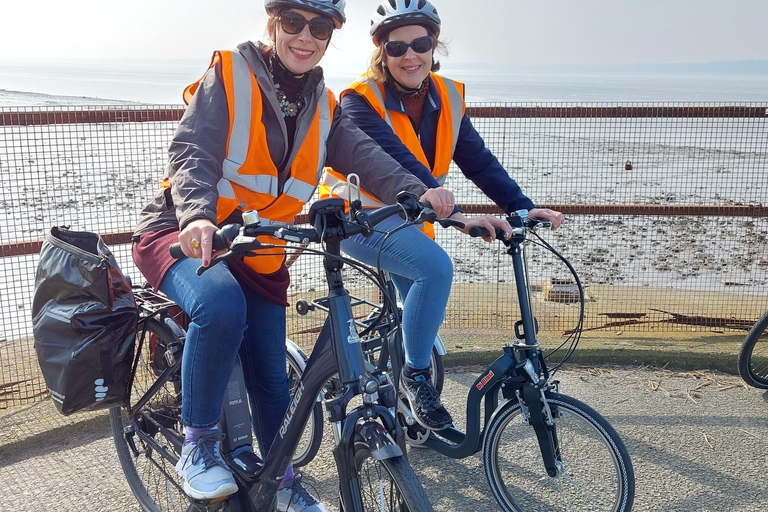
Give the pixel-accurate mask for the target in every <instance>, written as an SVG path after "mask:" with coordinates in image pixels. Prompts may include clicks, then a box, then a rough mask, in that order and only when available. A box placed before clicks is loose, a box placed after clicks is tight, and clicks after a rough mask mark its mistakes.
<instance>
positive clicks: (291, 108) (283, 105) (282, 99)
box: [275, 84, 304, 117]
mask: <svg viewBox="0 0 768 512" xmlns="http://www.w3.org/2000/svg"><path fill="white" fill-rule="evenodd" d="M275 92H276V93H277V102H278V103H279V104H280V110H281V111H282V112H283V117H296V115H298V113H299V110H301V108H302V107H303V106H304V101H303V100H302V99H301V98H300V96H301V91H299V94H298V95H297V98H296V100H295V101H293V102H291V101H288V97H287V96H286V95H285V92H283V90H282V89H280V84H275Z"/></svg>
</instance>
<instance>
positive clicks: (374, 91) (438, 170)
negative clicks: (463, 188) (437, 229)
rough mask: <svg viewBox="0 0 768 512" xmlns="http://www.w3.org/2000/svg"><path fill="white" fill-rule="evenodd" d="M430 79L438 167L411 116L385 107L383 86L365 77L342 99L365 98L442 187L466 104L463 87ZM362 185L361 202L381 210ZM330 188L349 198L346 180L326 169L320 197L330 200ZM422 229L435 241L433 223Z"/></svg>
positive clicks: (457, 138)
mask: <svg viewBox="0 0 768 512" xmlns="http://www.w3.org/2000/svg"><path fill="white" fill-rule="evenodd" d="M430 77H431V78H432V81H433V82H434V84H435V87H436V88H437V92H438V94H439V96H440V117H439V119H438V124H437V134H436V137H437V140H436V141H435V165H434V166H432V167H430V165H429V160H427V157H426V155H425V154H424V149H423V148H422V147H421V142H420V141H419V135H418V134H417V133H416V130H415V129H414V127H413V123H412V122H411V119H410V117H409V116H408V114H406V113H403V112H393V111H389V110H387V108H386V107H385V103H384V84H379V83H376V82H374V81H373V80H372V79H371V78H370V77H368V76H366V75H363V79H362V80H360V81H358V82H355V83H354V84H352V85H351V86H350V87H349V89H347V90H345V91H344V92H342V93H341V97H342V98H343V97H344V94H346V93H347V92H348V91H350V90H353V91H355V92H357V93H358V94H360V95H362V96H363V97H365V99H366V100H367V101H368V103H370V105H371V106H372V107H373V108H374V109H375V110H376V112H377V113H378V114H379V115H380V116H381V118H382V119H383V120H384V121H385V122H386V123H387V124H388V125H389V127H390V128H392V131H394V132H395V135H397V137H398V138H399V139H400V141H401V142H402V143H403V144H404V145H405V146H406V147H407V148H408V149H409V150H410V151H411V153H413V154H414V156H415V157H416V158H417V159H418V160H419V162H421V163H422V164H424V166H425V167H427V168H428V169H430V171H431V173H432V176H434V177H435V179H436V180H437V182H438V183H439V184H440V186H442V185H443V184H444V183H445V179H446V178H447V177H448V170H449V166H450V164H451V160H452V159H453V152H454V151H455V149H456V143H457V142H458V140H459V129H460V128H461V119H462V118H463V117H464V113H465V110H466V107H465V104H464V84H462V83H460V82H455V81H453V80H449V79H447V78H443V77H441V76H439V75H436V74H434V73H431V74H430ZM362 185H363V188H362V189H361V190H360V192H361V194H360V199H361V202H362V203H363V207H366V208H378V207H380V206H383V203H381V202H379V201H378V200H377V199H376V198H374V197H373V196H372V195H371V194H369V193H367V192H366V191H365V184H364V183H363V184H362ZM331 189H333V195H334V196H339V197H343V198H345V199H346V198H347V197H348V194H349V192H348V191H349V185H348V184H347V180H346V179H345V178H344V176H342V175H341V174H339V173H337V172H336V171H334V170H333V169H331V168H330V167H328V168H326V169H325V172H324V173H323V177H322V180H321V183H320V198H321V199H323V198H326V197H329V196H330V195H331ZM353 195H354V194H353ZM422 230H423V231H424V232H425V233H426V234H427V235H429V237H430V238H435V235H434V229H433V227H432V224H425V225H424V227H423V228H422Z"/></svg>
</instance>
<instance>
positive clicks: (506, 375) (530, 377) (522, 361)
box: [424, 217, 558, 476]
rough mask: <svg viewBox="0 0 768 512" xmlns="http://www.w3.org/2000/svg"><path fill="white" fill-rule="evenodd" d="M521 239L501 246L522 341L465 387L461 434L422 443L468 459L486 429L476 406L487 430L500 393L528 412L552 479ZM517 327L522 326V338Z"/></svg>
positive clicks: (553, 439) (549, 430)
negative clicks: (511, 274)
mask: <svg viewBox="0 0 768 512" xmlns="http://www.w3.org/2000/svg"><path fill="white" fill-rule="evenodd" d="M512 219H515V218H514V217H510V218H509V220H510V222H511V223H512ZM514 227H522V225H520V226H515V225H514V224H513V228H514ZM524 233H525V232H524V231H522V232H521V234H513V235H512V236H511V237H510V239H509V240H504V243H505V245H506V246H507V254H509V255H510V256H511V257H512V266H513V270H514V275H515V287H516V289H517V297H518V301H519V303H520V313H521V316H522V318H521V320H520V321H519V322H517V323H516V324H515V334H516V337H517V338H518V339H519V340H524V343H515V344H513V345H510V344H507V346H505V347H504V349H503V350H504V353H503V354H502V355H501V356H500V357H499V358H498V359H496V360H495V361H494V362H493V363H491V365H490V366H488V368H486V369H485V370H484V371H483V372H482V373H481V374H480V376H479V377H478V378H477V380H476V381H475V382H474V384H473V385H472V386H471V387H470V390H469V394H468V396H467V415H466V418H467V427H466V432H462V431H460V430H458V429H456V428H453V427H449V428H447V429H444V430H438V431H432V432H431V433H430V435H429V437H428V438H427V439H426V440H425V441H424V446H427V447H429V448H431V449H433V450H435V451H436V452H438V453H441V454H443V455H446V456H448V457H452V458H455V459H461V458H464V457H468V456H470V455H472V454H474V453H477V452H478V451H480V450H481V449H482V439H483V436H484V432H485V426H484V427H483V428H481V427H480V417H481V411H480V406H481V403H483V402H484V403H485V407H484V410H485V415H484V416H485V421H484V423H483V425H488V424H489V423H490V421H491V419H492V417H493V413H494V411H495V410H496V408H497V406H498V396H499V390H501V391H502V395H503V396H504V397H505V398H508V399H517V400H519V401H520V402H521V404H522V405H523V406H526V407H527V410H528V412H529V414H530V423H531V426H532V427H533V429H534V431H535V433H536V437H537V439H538V441H539V445H540V448H541V452H542V459H543V461H544V466H545V467H546V469H547V473H548V474H549V475H550V476H555V474H556V462H557V461H556V459H557V453H558V449H557V436H556V433H555V426H554V424H552V422H551V421H548V420H549V419H550V418H548V416H547V415H546V414H545V413H544V412H543V411H544V409H545V407H544V405H545V404H544V403H542V400H543V399H544V396H543V391H544V388H542V387H541V385H540V384H545V383H546V381H547V377H548V374H547V370H546V365H545V363H544V358H543V356H542V354H541V351H540V350H539V348H538V341H537V340H536V322H535V319H534V317H533V313H532V310H531V307H530V302H529V295H528V286H527V279H526V275H525V264H524V262H523V257H522V247H521V245H522V243H523V242H524V241H525V235H524ZM519 326H522V329H523V330H522V332H521V331H520V329H519ZM542 372H543V373H544V376H545V378H544V379H543V380H541V379H540V378H539V375H541V374H542ZM441 438H442V439H441Z"/></svg>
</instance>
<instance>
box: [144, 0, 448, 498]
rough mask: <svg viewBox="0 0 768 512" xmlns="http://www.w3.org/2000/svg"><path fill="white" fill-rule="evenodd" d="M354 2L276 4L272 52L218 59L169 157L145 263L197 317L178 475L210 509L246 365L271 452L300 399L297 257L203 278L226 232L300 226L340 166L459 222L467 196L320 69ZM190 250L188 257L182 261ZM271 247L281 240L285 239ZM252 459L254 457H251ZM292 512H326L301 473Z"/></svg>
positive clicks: (232, 266)
mask: <svg viewBox="0 0 768 512" xmlns="http://www.w3.org/2000/svg"><path fill="white" fill-rule="evenodd" d="M344 6H345V2H344V0H266V1H265V8H266V10H267V12H268V13H269V22H268V33H269V37H270V39H271V40H272V42H271V44H269V45H264V44H261V43H259V44H254V43H252V42H247V43H243V44H241V45H239V46H238V47H237V49H236V50H234V51H217V52H215V53H214V56H213V59H212V62H211V65H210V68H209V69H208V71H207V72H206V73H205V75H204V76H203V77H202V78H201V79H200V80H199V81H198V82H196V83H195V84H192V85H191V86H189V87H188V88H187V89H186V90H185V93H184V99H185V101H186V102H188V105H189V106H188V108H187V110H186V112H185V113H184V116H183V118H182V119H181V122H180V124H179V127H178V130H177V132H176V134H175V137H174V139H173V142H172V143H171V147H170V149H169V153H170V161H169V165H168V176H167V178H166V179H165V180H164V181H163V185H162V186H161V188H160V189H159V190H158V192H157V194H156V195H155V197H154V199H153V200H152V201H151V202H150V204H149V205H147V206H146V207H145V209H144V210H143V212H142V214H141V218H140V221H139V225H138V227H137V229H136V232H135V234H134V235H135V236H134V247H133V257H134V260H135V262H136V265H137V267H138V268H139V269H140V270H141V272H142V273H143V274H144V276H145V278H146V279H147V280H148V281H149V283H150V284H151V285H152V286H153V287H155V288H156V289H159V290H160V291H162V292H163V293H165V294H166V295H168V296H169V297H170V298H171V299H172V300H174V301H175V302H176V303H177V304H178V305H179V306H180V307H181V308H182V309H183V310H184V311H185V312H186V313H187V314H188V315H189V317H190V320H191V321H190V324H189V328H188V331H187V338H186V344H185V349H184V354H183V359H182V412H181V421H182V423H183V424H184V425H185V432H186V440H185V443H184V446H183V448H182V451H181V456H180V459H179V462H178V464H177V470H178V472H179V473H180V474H181V475H182V476H183V478H184V490H185V491H186V492H187V494H189V495H190V496H191V497H193V498H196V499H213V498H218V497H222V496H227V495H228V494H231V493H232V492H234V491H235V490H236V489H237V487H236V485H235V482H234V479H233V477H232V474H231V473H230V471H229V470H228V468H227V466H226V464H224V462H223V460H222V458H221V454H220V440H221V436H222V434H221V431H220V430H219V429H217V428H216V425H217V423H218V421H219V419H220V417H221V406H222V399H223V397H224V394H225V391H226V387H227V382H228V379H229V376H230V374H231V373H232V369H233V367H234V364H235V358H236V356H237V355H238V354H239V357H240V360H241V361H242V365H243V371H244V374H245V381H246V387H247V389H248V397H249V400H250V404H251V412H252V418H253V430H254V433H255V436H256V439H257V441H258V444H259V447H260V449H261V452H262V453H263V454H264V453H266V452H267V451H268V450H269V447H270V444H271V443H272V440H273V438H274V437H275V434H276V433H277V431H278V428H279V426H280V423H281V421H282V419H283V414H284V413H285V411H286V408H287V405H288V402H289V392H288V380H287V376H286V371H285V369H286V363H285V307H286V306H287V305H288V304H287V288H288V283H289V275H288V270H287V269H286V267H285V264H284V260H285V257H284V254H283V253H278V254H275V250H269V251H267V252H268V253H269V254H268V255H265V256H259V257H254V258H243V259H241V260H234V259H229V260H227V261H226V262H223V263H221V264H218V265H216V266H214V267H212V268H211V269H210V270H208V271H207V272H205V273H204V274H202V275H201V276H198V275H197V274H196V269H197V267H198V266H199V265H200V263H201V261H200V260H202V265H204V266H208V265H209V264H210V262H211V259H212V257H213V256H214V255H215V251H214V250H213V248H212V236H213V234H214V232H215V231H216V230H217V228H218V226H221V225H223V224H228V223H233V222H237V223H242V214H243V211H246V210H256V211H258V213H259V216H260V218H261V221H262V223H289V222H292V221H293V218H294V216H295V215H296V214H298V213H300V211H301V210H302V207H303V206H304V204H305V203H307V202H308V201H309V200H310V198H311V197H312V195H313V194H314V190H315V187H316V185H317V182H318V178H319V176H320V174H321V172H322V169H323V167H324V166H325V165H326V163H328V164H331V165H333V166H335V168H336V169H339V170H340V171H341V172H342V173H344V174H347V173H350V172H355V173H357V174H358V175H360V176H361V178H362V179H363V180H364V181H365V182H366V184H367V185H368V186H369V190H371V191H372V193H373V194H374V195H375V196H376V197H377V198H378V199H379V200H381V201H383V202H386V203H394V202H395V197H396V195H397V193H398V192H400V191H402V190H407V191H410V192H414V193H416V194H418V195H421V197H422V199H423V200H425V201H429V202H431V203H432V204H433V206H434V207H435V208H436V209H437V210H439V211H441V212H443V213H444V214H448V213H450V209H449V208H448V207H447V206H446V204H449V203H453V195H452V194H451V193H450V192H447V191H443V190H428V188H429V187H427V186H426V185H424V184H423V183H422V182H421V181H419V180H418V179H416V178H415V177H414V176H413V175H412V174H410V173H409V172H408V171H406V170H405V169H403V168H402V167H401V166H400V165H398V164H397V162H395V161H394V160H392V158H390V157H389V156H388V155H387V154H386V153H384V152H383V151H382V150H381V149H380V148H379V147H378V145H377V144H376V143H375V142H373V141H372V140H371V139H370V138H369V137H368V136H367V135H365V134H364V133H363V132H362V131H360V129H359V128H357V127H356V126H355V125H354V124H353V123H352V122H351V121H350V120H349V119H348V118H347V117H346V116H344V115H343V114H342V113H341V112H340V110H339V108H338V107H337V105H336V100H335V98H334V97H333V94H332V93H331V92H330V91H328V90H327V89H326V87H325V84H324V81H323V73H322V69H320V68H319V67H317V64H318V63H319V62H320V59H321V58H322V57H323V55H324V53H325V51H326V49H327V47H328V44H329V41H330V39H331V36H332V35H333V31H334V30H335V29H338V28H341V26H342V24H343V23H344V21H345V17H344ZM174 242H179V243H180V245H181V248H182V250H183V251H184V254H185V255H186V256H188V259H184V260H180V261H176V260H173V259H171V257H170V255H169V253H168V247H169V246H170V245H171V244H172V243H174ZM270 243H275V244H277V243H279V241H277V240H271V241H270ZM246 448H248V447H246ZM277 508H278V510H280V511H284V510H290V511H297V510H307V511H325V510H326V509H325V507H324V506H323V505H322V504H320V503H319V502H318V501H317V500H316V499H315V498H314V497H312V496H311V495H310V494H309V493H308V492H307V491H306V490H305V489H304V488H303V487H302V486H301V484H300V479H299V478H294V474H293V471H292V469H291V468H290V467H289V468H288V470H287V472H286V475H285V478H284V480H283V483H282V485H281V488H280V490H279V491H278V496H277Z"/></svg>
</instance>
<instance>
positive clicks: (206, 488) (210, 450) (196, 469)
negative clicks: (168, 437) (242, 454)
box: [176, 428, 237, 500]
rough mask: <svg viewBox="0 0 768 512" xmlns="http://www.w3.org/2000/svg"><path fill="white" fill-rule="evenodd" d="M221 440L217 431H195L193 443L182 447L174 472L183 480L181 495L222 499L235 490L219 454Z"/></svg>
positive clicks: (235, 485)
mask: <svg viewBox="0 0 768 512" xmlns="http://www.w3.org/2000/svg"><path fill="white" fill-rule="evenodd" d="M223 437H224V435H223V434H222V433H221V430H219V429H217V428H214V429H211V430H205V431H202V432H197V433H195V434H194V438H193V440H192V442H190V443H187V444H185V445H184V446H182V448H181V457H179V462H177V463H176V471H178V473H179V475H181V476H182V477H183V478H184V492H186V493H187V494H188V495H189V496H190V497H192V498H194V499H196V500H210V499H214V498H223V497H224V496H229V495H230V494H233V493H235V492H236V491H237V484H236V483H235V479H234V477H233V476H232V472H231V471H230V470H229V469H228V468H227V464H226V463H225V462H224V459H222V458H221V453H220V452H219V448H220V445H221V439H222V438H223Z"/></svg>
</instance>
